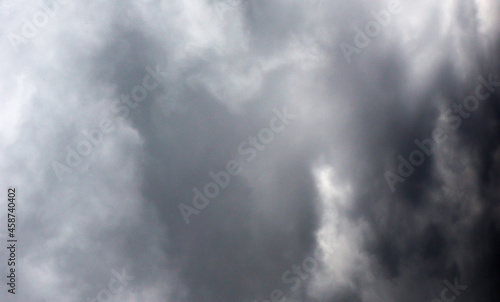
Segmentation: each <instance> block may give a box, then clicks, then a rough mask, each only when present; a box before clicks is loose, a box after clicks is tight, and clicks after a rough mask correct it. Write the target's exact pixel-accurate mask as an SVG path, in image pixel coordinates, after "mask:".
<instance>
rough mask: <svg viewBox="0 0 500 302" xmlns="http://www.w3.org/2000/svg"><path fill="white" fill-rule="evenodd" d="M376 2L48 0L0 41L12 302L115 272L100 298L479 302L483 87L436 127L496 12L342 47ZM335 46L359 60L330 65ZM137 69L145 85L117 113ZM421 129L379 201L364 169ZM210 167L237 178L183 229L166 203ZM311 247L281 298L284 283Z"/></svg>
mask: <svg viewBox="0 0 500 302" xmlns="http://www.w3.org/2000/svg"><path fill="white" fill-rule="evenodd" d="M28 2H29V1H26V4H28ZM5 3H7V2H5ZM397 3H399V2H397V1H396V2H394V1H334V0H332V1H328V0H323V1H304V2H303V1H279V0H276V1H263V0H257V1H243V2H241V3H240V1H231V2H224V1H221V2H217V1H202V0H196V1H195V0H193V1H137V2H132V1H126V2H123V3H120V4H109V3H104V2H101V1H91V2H88V3H85V4H84V3H71V4H66V5H65V6H64V8H61V10H60V11H59V12H58V14H57V15H55V16H54V17H53V18H52V19H51V20H50V24H49V25H47V26H45V27H44V28H43V30H42V31H40V32H39V33H38V34H37V35H36V36H35V37H34V38H31V39H30V40H29V42H30V43H29V44H26V45H22V46H20V47H19V51H18V52H17V53H16V52H15V51H14V49H12V45H11V43H10V41H9V40H8V39H7V40H5V41H3V42H2V43H3V44H2V48H3V49H5V51H6V53H7V51H10V52H8V54H6V55H5V57H4V60H3V61H1V62H0V64H1V65H0V66H2V68H3V70H4V72H5V73H6V74H12V75H13V77H12V78H9V79H7V80H6V81H5V83H4V84H2V86H1V87H0V89H2V91H3V92H4V94H5V98H6V102H5V112H7V113H4V114H2V117H3V118H4V119H5V122H3V123H2V129H1V132H0V133H1V135H2V141H3V142H2V148H4V150H5V153H4V155H2V158H1V165H2V167H3V169H2V171H4V173H2V176H1V178H2V180H3V181H2V183H13V182H15V183H17V184H18V186H19V187H20V188H24V190H21V192H23V191H24V192H25V193H24V196H25V197H24V198H25V200H24V204H25V206H24V208H23V210H22V211H23V212H22V213H21V217H24V218H23V219H24V220H23V222H22V225H23V230H22V233H21V236H22V238H23V239H24V241H25V243H23V244H24V245H23V249H24V250H23V252H22V253H21V255H20V257H21V259H22V262H21V263H23V265H24V271H23V272H24V274H22V275H21V279H20V281H19V282H20V284H24V287H25V290H24V291H22V290H21V293H22V295H23V296H22V298H23V301H46V300H51V301H82V300H86V299H87V298H89V299H92V298H96V299H98V298H99V294H100V293H101V294H102V293H105V292H106V290H107V289H108V288H111V287H109V284H110V283H109V282H110V280H112V278H115V277H116V275H115V272H116V271H120V272H121V271H122V268H125V269H126V271H127V272H128V273H129V274H130V275H132V276H134V279H133V280H130V282H129V283H130V284H127V285H126V287H125V291H124V292H121V293H113V295H114V298H115V299H119V300H120V301H254V300H257V301H263V300H265V299H269V298H270V297H271V295H272V292H273V291H274V290H276V289H278V290H282V291H283V293H284V295H285V297H287V300H288V301H369V302H372V301H403V300H404V301H432V300H433V299H441V298H440V295H441V292H442V291H443V290H447V291H448V292H447V293H448V294H447V295H448V296H450V295H451V294H452V293H453V294H454V295H456V296H457V300H459V301H464V302H466V301H495V299H496V298H498V295H499V293H498V290H497V289H495V285H496V284H497V283H498V273H497V272H496V271H495V269H494V268H495V264H497V263H498V260H496V258H495V255H496V254H497V252H498V238H499V237H498V215H499V212H498V211H499V210H498V204H497V202H496V200H497V199H498V192H497V191H498V170H499V158H500V157H499V151H498V150H499V146H498V143H499V134H498V133H499V129H498V119H499V117H500V116H499V113H500V111H499V107H498V101H499V93H498V91H496V92H492V93H491V94H490V95H489V96H488V98H487V99H486V100H484V101H481V103H480V106H479V107H478V109H477V110H474V111H473V112H471V113H470V117H467V118H462V124H461V125H460V127H457V128H456V129H453V128H454V127H452V126H451V125H450V122H449V121H447V118H446V115H445V112H446V110H447V109H450V108H451V109H453V108H454V107H453V106H454V104H461V103H462V102H463V101H464V99H465V98H466V97H467V96H469V95H474V93H475V89H476V86H477V85H478V84H479V82H478V77H479V76H482V77H483V78H486V79H487V78H488V77H489V75H490V74H492V75H500V70H499V69H500V68H499V67H498V53H499V52H498V51H499V50H500V49H499V48H500V44H499V39H498V34H499V24H498V21H496V20H498V11H497V12H496V13H495V8H498V6H497V5H496V4H495V3H493V2H492V1H491V2H490V1H486V0H477V1H469V0H461V1H455V2H453V1H444V2H442V3H439V4H436V3H435V2H433V1H420V2H418V3H415V2H408V1H401V2H400V4H401V12H400V13H397V14H389V15H390V16H391V17H390V21H387V24H385V25H383V26H382V25H381V26H380V33H377V34H376V35H373V37H368V36H367V37H368V38H369V39H368V40H369V43H367V45H366V46H363V47H360V46H359V45H358V44H359V43H358V44H357V42H356V41H358V42H359V39H362V38H360V36H358V37H357V35H363V34H364V35H367V30H366V29H367V28H369V26H370V25H369V24H372V25H373V24H374V23H373V22H374V20H375V21H376V18H377V17H374V14H375V15H377V16H381V15H384V11H387V10H388V9H389V7H391V5H392V6H394V5H397ZM2 7H11V9H12V11H15V12H17V13H16V14H13V15H12V17H11V18H7V17H6V16H4V15H1V16H2V18H6V19H8V20H9V21H8V22H7V23H8V26H7V27H6V28H8V29H3V30H2V33H3V34H4V36H6V35H7V34H8V33H9V31H12V30H17V29H19V24H20V23H19V22H22V21H19V20H22V16H21V15H20V14H19V12H18V11H19V10H20V8H14V7H13V6H12V5H5V6H2ZM37 9H38V8H36V7H35V8H33V9H30V10H29V11H28V10H27V11H25V12H24V13H25V14H27V15H28V16H32V15H33V14H35V13H36V12H37ZM384 16H388V14H385V15H384ZM18 17H19V18H18ZM370 22H372V23H370ZM355 27H356V28H359V29H360V30H361V31H362V32H363V34H361V33H360V32H359V31H357V29H355ZM342 43H347V44H350V45H352V47H357V48H358V51H356V52H355V53H353V54H351V62H350V63H349V62H348V61H347V60H346V55H345V52H343V48H342V47H341V45H342ZM151 70H156V72H157V74H158V78H155V81H157V82H158V83H159V84H160V85H158V87H157V88H155V89H153V90H151V91H148V94H147V98H146V99H145V100H143V101H140V102H136V101H135V100H133V97H132V101H130V104H132V105H127V104H126V103H125V102H124V101H123V97H122V96H123V95H132V92H133V91H134V87H138V86H140V85H143V83H144V78H145V77H146V76H148V75H151ZM11 87H15V88H11ZM119 100H121V101H119ZM119 106H124V107H123V108H128V109H123V108H122V107H120V108H122V109H120V110H119V109H118V107H119ZM284 108H287V111H288V112H289V113H290V114H292V115H294V116H295V118H294V119H292V120H290V123H289V124H287V125H286V127H285V128H284V130H283V131H282V132H279V133H274V138H273V139H272V141H271V142H270V143H269V144H267V145H265V148H264V149H263V150H257V151H256V158H255V159H254V160H252V161H248V160H246V157H247V156H245V155H244V154H241V152H238V147H239V146H240V144H241V143H242V142H247V141H249V137H252V136H254V137H255V136H258V133H259V132H261V131H262V129H264V128H265V127H270V126H269V125H270V120H271V119H272V118H273V116H275V112H274V110H275V109H276V110H279V111H282V110H283V109H284ZM126 111H128V112H129V114H125V112H126ZM120 117H123V119H120ZM104 118H109V119H111V120H112V121H113V122H114V126H115V127H116V130H115V131H114V132H113V133H109V134H106V135H105V136H104V137H103V140H102V142H101V143H99V144H98V145H96V146H95V147H94V149H93V152H92V153H91V154H90V155H88V156H84V159H83V161H82V163H81V164H80V165H79V166H78V167H77V168H75V169H74V171H73V172H71V173H68V174H65V175H64V180H63V181H62V182H59V180H58V178H57V176H56V175H55V173H54V170H53V168H52V166H51V163H52V162H53V161H61V162H62V161H63V160H64V158H65V157H66V156H67V148H66V146H71V147H72V148H76V146H77V145H78V142H80V141H82V140H84V139H85V136H83V135H82V131H83V130H90V129H96V128H98V127H99V123H100V121H101V120H102V119H104ZM436 127H440V128H442V129H443V130H444V131H445V132H446V134H447V137H448V138H447V140H446V141H445V142H444V143H442V144H439V145H438V146H437V147H436V149H435V151H434V153H433V154H432V155H430V156H428V157H426V159H425V161H424V162H423V164H422V165H420V166H418V167H415V172H414V173H413V174H412V175H411V176H409V177H406V178H405V181H404V182H398V183H397V184H396V185H395V188H396V190H395V191H394V192H392V190H391V189H390V187H389V186H388V184H387V181H386V178H385V177H384V173H385V172H386V171H393V172H396V171H397V169H398V164H399V159H398V156H400V155H401V156H402V157H403V158H406V159H408V156H409V154H410V153H411V152H412V151H413V150H415V149H416V145H415V142H414V141H415V140H416V139H418V140H424V139H426V138H432V137H433V135H432V132H433V130H434V129H435V128H436ZM230 160H237V161H238V162H240V163H242V166H241V168H242V172H241V173H240V174H239V175H234V176H231V178H230V181H229V184H228V186H227V187H225V188H220V192H219V194H218V195H217V196H216V197H215V198H213V199H210V204H209V205H208V206H207V207H206V208H204V209H203V211H201V212H200V213H199V214H198V215H192V216H190V219H191V222H190V224H189V225H187V224H186V223H185V220H184V218H183V215H182V213H181V212H180V211H179V204H181V203H185V204H188V205H192V200H193V197H194V193H193V188H197V189H199V190H200V191H203V187H204V186H205V184H207V183H208V182H211V181H212V178H211V177H210V175H209V173H210V172H215V173H217V172H219V171H224V170H225V169H226V167H227V165H226V164H227V163H228V161H230ZM2 217H3V216H2ZM0 232H1V230H0ZM317 251H324V252H327V253H324V256H322V257H320V258H318V259H319V262H318V263H319V264H318V267H317V268H316V269H315V270H314V271H313V272H311V273H310V274H308V275H307V277H304V278H303V279H300V278H299V277H298V276H300V275H295V271H294V275H293V276H294V277H295V278H297V279H292V280H299V281H298V282H299V283H297V284H300V286H297V289H295V290H293V289H292V286H291V285H293V283H292V282H288V283H287V282H285V281H284V280H283V274H284V273H286V272H287V271H288V270H290V271H291V270H292V269H291V268H292V267H293V266H294V265H297V264H298V265H300V264H302V263H304V262H303V261H304V259H307V257H308V256H311V255H313V254H314V253H315V252H317ZM0 267H1V268H3V269H5V268H6V267H5V264H4V263H3V262H2V264H1V265H0ZM113 271H114V272H113ZM456 278H457V280H458V282H459V283H460V284H465V285H467V289H466V290H464V291H463V292H462V293H461V294H460V296H458V295H457V294H456V293H455V292H454V291H453V290H451V289H448V288H449V286H448V285H447V284H448V283H447V282H448V281H450V282H451V283H453V282H454V281H455V279H456ZM445 279H446V280H447V281H446V282H444V281H443V280H445ZM38 280H42V281H38ZM293 282H294V283H295V282H297V281H293ZM28 289H30V290H29V291H28ZM1 295H2V297H4V296H5V294H4V292H2V294H1ZM450 297H451V296H450Z"/></svg>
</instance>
